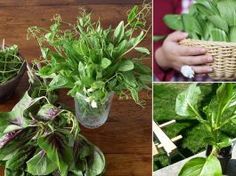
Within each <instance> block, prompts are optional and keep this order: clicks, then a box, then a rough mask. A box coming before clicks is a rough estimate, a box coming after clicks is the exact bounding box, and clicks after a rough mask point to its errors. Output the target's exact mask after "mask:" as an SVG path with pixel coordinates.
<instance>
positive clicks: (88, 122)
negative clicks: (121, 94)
mask: <svg viewBox="0 0 236 176" xmlns="http://www.w3.org/2000/svg"><path fill="white" fill-rule="evenodd" d="M113 96H114V93H110V94H109V96H108V97H107V99H106V101H105V103H104V104H96V107H92V106H91V102H88V101H86V99H85V98H84V97H83V96H81V97H79V98H78V97H77V98H75V111H76V117H77V119H78V121H79V122H80V124H81V125H82V126H84V127H86V128H90V129H95V128H99V127H100V126H102V125H103V124H105V123H106V121H107V119H108V116H109V113H110V109H111V104H112V99H113Z"/></svg>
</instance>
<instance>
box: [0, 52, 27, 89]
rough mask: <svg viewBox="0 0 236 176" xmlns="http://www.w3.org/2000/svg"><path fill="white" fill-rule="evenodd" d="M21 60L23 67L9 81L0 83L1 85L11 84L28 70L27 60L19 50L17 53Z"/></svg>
mask: <svg viewBox="0 0 236 176" xmlns="http://www.w3.org/2000/svg"><path fill="white" fill-rule="evenodd" d="M17 55H18V56H19V57H20V59H21V61H22V65H21V68H20V69H19V71H18V73H17V75H16V76H15V77H13V78H11V79H9V80H8V81H6V82H4V83H0V87H4V86H6V85H8V84H11V83H12V82H14V81H16V80H17V79H19V78H20V77H21V76H23V74H24V73H25V71H26V65H27V61H26V60H25V59H23V57H22V55H21V54H20V53H19V52H18V54H17Z"/></svg>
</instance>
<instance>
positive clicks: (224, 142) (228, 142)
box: [217, 137, 232, 149]
mask: <svg viewBox="0 0 236 176" xmlns="http://www.w3.org/2000/svg"><path fill="white" fill-rule="evenodd" d="M231 144H232V140H231V139H230V138H229V137H225V138H223V139H222V140H221V142H219V143H217V147H218V148H219V149H222V148H225V147H229V146H231Z"/></svg>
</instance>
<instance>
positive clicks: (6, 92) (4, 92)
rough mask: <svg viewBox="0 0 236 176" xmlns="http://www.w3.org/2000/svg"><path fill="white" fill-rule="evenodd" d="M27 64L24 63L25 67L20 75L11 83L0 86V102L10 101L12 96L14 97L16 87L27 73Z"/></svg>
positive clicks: (11, 80) (10, 81) (23, 66)
mask: <svg viewBox="0 0 236 176" xmlns="http://www.w3.org/2000/svg"><path fill="white" fill-rule="evenodd" d="M26 64H27V63H26V61H23V65H22V66H21V69H20V71H19V73H18V74H17V75H16V76H15V77H14V78H12V79H10V80H9V81H7V82H5V83H3V84H0V102H3V101H5V100H7V99H9V98H10V97H11V95H13V93H14V92H15V90H16V87H17V86H18V84H19V82H20V80H21V78H22V76H23V75H24V73H25V71H26Z"/></svg>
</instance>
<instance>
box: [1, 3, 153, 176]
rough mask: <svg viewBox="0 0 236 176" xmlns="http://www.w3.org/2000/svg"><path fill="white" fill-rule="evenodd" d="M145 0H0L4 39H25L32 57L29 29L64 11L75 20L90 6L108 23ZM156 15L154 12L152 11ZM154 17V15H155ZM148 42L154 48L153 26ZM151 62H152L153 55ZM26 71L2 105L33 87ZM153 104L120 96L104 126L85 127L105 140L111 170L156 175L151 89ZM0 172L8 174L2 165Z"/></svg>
mask: <svg viewBox="0 0 236 176" xmlns="http://www.w3.org/2000/svg"><path fill="white" fill-rule="evenodd" d="M140 2H141V1H140V0H119V2H118V3H116V2H115V1H113V0H67V1H66V0H50V1H48V0H0V24H1V25H0V40H1V39H2V38H5V40H6V43H10V44H12V43H15V44H17V45H19V48H20V50H21V54H22V55H23V56H24V57H25V58H26V59H27V60H28V61H31V60H32V59H35V58H37V57H39V55H40V52H39V49H38V46H37V45H36V42H35V41H34V40H30V41H27V40H26V29H27V28H28V27H29V26H32V25H37V26H44V27H47V26H49V24H50V20H49V19H50V18H51V17H52V16H53V15H54V14H55V13H58V14H61V15H62V18H63V19H64V20H66V21H69V22H73V21H75V19H76V15H77V14H78V12H79V10H78V9H79V7H84V8H85V9H88V10H89V11H92V12H93V14H94V19H98V18H99V17H100V18H101V19H102V23H103V25H104V26H109V25H113V26H115V25H117V23H118V22H119V21H120V20H122V19H124V18H125V15H126V14H127V10H128V9H129V8H131V7H132V5H133V4H136V3H140ZM150 18H151V17H150ZM150 21H151V19H150ZM144 44H145V45H146V46H147V47H149V48H151V32H150V35H149V36H148V39H147V40H146V41H145V42H144ZM146 63H147V64H148V65H150V66H151V59H150V58H149V59H148V60H147V61H146ZM27 86H28V84H27V77H26V75H25V76H24V78H23V79H22V80H21V82H20V85H19V87H18V88H17V90H16V93H15V95H14V96H13V97H12V98H11V100H9V101H7V102H5V103H4V104H0V111H9V110H11V108H12V107H13V106H14V105H15V104H16V103H17V102H18V100H19V99H20V97H21V96H22V94H23V93H24V91H25V90H26V89H27ZM142 97H143V98H144V99H145V100H146V102H147V105H146V107H145V108H142V107H140V106H138V105H136V104H135V103H134V102H133V101H131V100H122V101H120V100H118V99H117V97H115V98H114V100H113V104H112V110H111V113H110V116H109V120H108V122H107V123H106V124H105V125H104V126H102V127H101V128H99V129H96V130H88V129H84V128H82V132H81V133H82V134H84V135H85V136H86V137H87V138H88V139H89V140H90V141H92V142H93V143H94V144H96V145H97V146H99V147H100V148H101V150H102V151H103V152H104V153H105V156H106V159H107V172H106V175H107V176H149V175H151V173H152V172H151V168H152V162H151V160H152V159H151V157H152V156H151V136H152V131H151V109H152V108H151V92H149V93H147V92H143V93H142ZM60 98H61V100H62V101H63V102H67V103H68V105H70V106H71V107H73V106H74V105H73V100H72V98H70V97H68V96H66V95H65V93H62V94H61V97H60ZM0 176H3V169H1V174H0Z"/></svg>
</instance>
